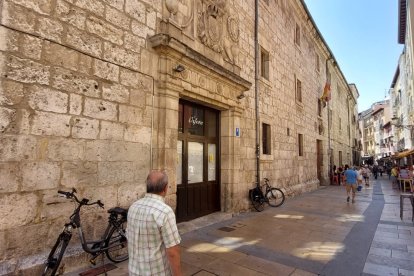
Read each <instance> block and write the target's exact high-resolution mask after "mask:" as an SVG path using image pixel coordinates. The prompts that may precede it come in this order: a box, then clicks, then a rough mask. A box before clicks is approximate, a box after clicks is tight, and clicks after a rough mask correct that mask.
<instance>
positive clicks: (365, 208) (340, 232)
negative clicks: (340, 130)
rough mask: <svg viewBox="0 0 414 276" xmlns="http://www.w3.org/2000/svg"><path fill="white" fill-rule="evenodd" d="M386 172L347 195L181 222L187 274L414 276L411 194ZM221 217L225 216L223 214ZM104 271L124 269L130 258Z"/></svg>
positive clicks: (329, 191) (318, 195)
mask: <svg viewBox="0 0 414 276" xmlns="http://www.w3.org/2000/svg"><path fill="white" fill-rule="evenodd" d="M399 194H400V193H399V191H398V190H396V189H393V188H392V187H391V183H390V181H389V180H388V176H383V177H379V178H378V180H376V181H372V182H371V186H370V187H366V188H364V189H363V190H362V191H361V192H358V193H357V197H356V202H355V203H354V204H352V203H347V202H346V193H345V188H344V187H343V186H341V187H339V186H329V187H321V188H320V189H319V190H317V191H314V192H310V193H306V194H303V195H301V196H298V197H295V198H292V199H287V201H286V202H285V204H284V205H283V206H281V207H279V208H267V209H266V210H265V211H264V212H261V213H256V212H251V213H246V214H242V215H238V216H235V217H232V218H231V217H230V216H229V215H227V216H226V214H216V215H212V216H208V217H207V218H204V219H202V222H203V220H204V222H205V221H206V220H209V219H211V220H215V219H217V218H216V217H215V216H222V217H220V218H219V220H220V221H219V222H217V223H214V224H212V225H209V226H205V227H201V228H199V229H197V230H191V229H192V228H193V227H197V225H196V224H197V222H196V221H194V222H191V223H187V224H186V223H184V224H180V227H179V228H180V231H181V232H185V233H183V234H182V238H183V242H182V244H181V247H182V251H181V252H182V266H183V272H184V273H183V274H184V275H297V276H299V275H301V276H302V275H303V276H305V275H414V239H413V237H414V225H413V223H412V221H411V215H412V213H411V212H412V211H411V210H412V209H411V205H410V203H409V201H408V200H406V203H405V204H404V217H403V220H401V219H400V214H399V212H400V208H399V203H400V199H399ZM223 216H224V217H223ZM117 266H118V268H117V269H115V270H112V271H110V272H109V273H108V275H112V276H120V275H128V267H127V266H128V264H127V262H125V263H122V264H117Z"/></svg>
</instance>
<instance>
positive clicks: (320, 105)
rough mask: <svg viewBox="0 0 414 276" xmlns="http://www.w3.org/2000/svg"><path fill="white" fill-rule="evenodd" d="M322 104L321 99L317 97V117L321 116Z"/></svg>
mask: <svg viewBox="0 0 414 276" xmlns="http://www.w3.org/2000/svg"><path fill="white" fill-rule="evenodd" d="M322 105H323V103H322V100H321V99H318V116H319V117H322Z"/></svg>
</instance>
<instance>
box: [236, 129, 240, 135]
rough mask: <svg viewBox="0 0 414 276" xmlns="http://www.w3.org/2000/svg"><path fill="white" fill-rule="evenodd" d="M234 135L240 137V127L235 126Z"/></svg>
mask: <svg viewBox="0 0 414 276" xmlns="http://www.w3.org/2000/svg"><path fill="white" fill-rule="evenodd" d="M236 137H240V128H239V127H236Z"/></svg>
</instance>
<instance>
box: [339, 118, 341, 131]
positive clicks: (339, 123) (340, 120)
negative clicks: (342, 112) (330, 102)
mask: <svg viewBox="0 0 414 276" xmlns="http://www.w3.org/2000/svg"><path fill="white" fill-rule="evenodd" d="M339 130H342V119H341V117H339Z"/></svg>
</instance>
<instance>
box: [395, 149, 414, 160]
mask: <svg viewBox="0 0 414 276" xmlns="http://www.w3.org/2000/svg"><path fill="white" fill-rule="evenodd" d="M411 154H414V149H412V150H406V151H403V152H398V153H396V154H394V155H393V156H392V158H394V159H400V158H404V157H407V156H409V155H411Z"/></svg>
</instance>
